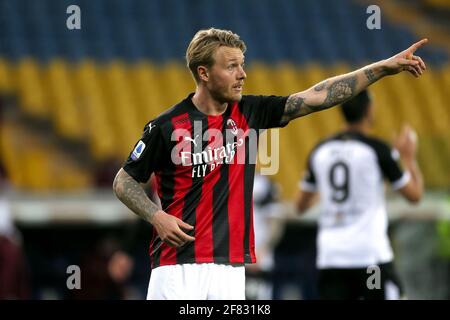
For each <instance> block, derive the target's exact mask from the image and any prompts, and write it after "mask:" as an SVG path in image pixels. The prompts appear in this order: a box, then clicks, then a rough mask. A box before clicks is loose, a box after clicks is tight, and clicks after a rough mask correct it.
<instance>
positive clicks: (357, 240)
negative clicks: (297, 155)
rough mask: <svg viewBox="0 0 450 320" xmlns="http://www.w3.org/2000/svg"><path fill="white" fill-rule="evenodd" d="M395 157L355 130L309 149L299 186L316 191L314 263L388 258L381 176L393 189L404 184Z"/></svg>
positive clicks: (357, 263) (349, 264)
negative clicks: (318, 206)
mask: <svg viewBox="0 0 450 320" xmlns="http://www.w3.org/2000/svg"><path fill="white" fill-rule="evenodd" d="M398 160H399V154H398V152H397V151H396V150H395V149H391V148H390V147H389V146H388V145H386V144H385V143H384V142H382V141H380V140H377V139H374V138H370V137H367V136H364V135H362V134H359V133H356V132H344V133H340V134H338V135H336V136H333V137H332V138H329V139H327V140H325V141H323V142H321V143H320V144H319V145H318V146H316V148H315V149H314V150H313V151H312V152H311V154H310V156H309V160H308V169H307V172H306V175H305V177H304V179H303V181H302V182H301V188H302V189H303V190H306V191H311V192H316V191H317V192H319V193H320V196H321V214H320V218H319V232H318V239H317V250H318V253H317V266H318V268H320V269H324V268H361V267H367V266H369V265H373V264H378V263H386V262H390V261H391V260H392V259H393V254H392V249H391V245H390V243H389V238H388V235H387V228H388V217H387V213H386V205H385V197H384V181H383V180H384V179H383V178H385V177H386V178H387V179H388V180H389V181H390V182H391V184H392V187H393V188H394V189H399V188H402V187H403V186H405V185H406V184H407V183H408V181H409V178H410V176H409V174H408V173H407V172H405V173H403V172H402V170H401V168H400V166H399V164H398Z"/></svg>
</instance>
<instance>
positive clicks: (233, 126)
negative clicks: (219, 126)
mask: <svg viewBox="0 0 450 320" xmlns="http://www.w3.org/2000/svg"><path fill="white" fill-rule="evenodd" d="M226 128H227V130H231V133H232V134H234V135H237V133H238V127H237V125H236V122H234V120H233V119H228V120H227V127H226Z"/></svg>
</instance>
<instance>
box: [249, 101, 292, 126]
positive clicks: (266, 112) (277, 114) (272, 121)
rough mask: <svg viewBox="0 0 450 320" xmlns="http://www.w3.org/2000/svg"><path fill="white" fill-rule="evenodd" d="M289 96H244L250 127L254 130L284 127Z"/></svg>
mask: <svg viewBox="0 0 450 320" xmlns="http://www.w3.org/2000/svg"><path fill="white" fill-rule="evenodd" d="M287 99H288V97H287V96H250V95H249V96H243V97H242V102H243V107H244V113H245V114H247V116H248V119H249V126H250V127H251V128H254V129H269V128H277V127H284V126H285V125H287V122H286V123H281V117H282V116H283V113H284V108H285V105H286V101H287Z"/></svg>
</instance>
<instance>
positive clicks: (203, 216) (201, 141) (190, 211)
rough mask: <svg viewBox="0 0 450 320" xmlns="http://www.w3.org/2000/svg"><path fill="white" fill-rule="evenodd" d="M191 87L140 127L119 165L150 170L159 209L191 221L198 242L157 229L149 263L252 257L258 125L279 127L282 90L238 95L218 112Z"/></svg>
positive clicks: (137, 172)
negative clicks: (168, 237)
mask: <svg viewBox="0 0 450 320" xmlns="http://www.w3.org/2000/svg"><path fill="white" fill-rule="evenodd" d="M192 96H193V94H190V95H189V96H188V97H187V98H186V99H184V100H183V101H182V102H180V103H179V104H177V105H175V106H174V107H172V108H171V109H169V110H168V111H166V112H165V113H163V114H162V115H160V116H158V117H157V118H156V119H154V120H152V121H150V122H149V123H148V124H147V125H146V126H145V129H144V133H143V136H142V138H141V139H140V140H139V141H138V142H137V143H136V145H135V147H134V150H133V151H132V152H131V153H130V156H129V157H128V159H127V161H126V163H125V165H124V170H125V171H126V172H127V173H128V174H129V175H130V176H132V177H133V178H134V179H135V180H136V181H138V182H146V181H147V180H148V179H149V177H150V175H151V174H152V173H154V174H155V176H156V179H157V185H158V195H159V197H160V199H161V204H162V208H163V210H164V211H165V212H167V213H168V214H171V215H174V216H176V217H178V218H179V219H181V220H183V221H184V222H186V223H188V224H190V225H192V226H194V230H192V231H186V230H183V231H185V232H186V233H188V234H189V235H191V236H195V241H193V242H188V243H186V244H185V245H183V246H182V247H179V248H174V247H170V246H168V245H167V244H166V243H164V242H162V241H161V239H160V238H159V237H158V235H157V233H156V231H154V234H153V238H152V240H151V243H150V257H151V262H152V268H156V267H158V266H163V265H172V264H182V263H208V262H213V263H224V264H243V263H253V262H255V261H256V260H255V253H254V233H253V203H252V191H253V179H254V172H255V160H256V147H257V139H258V136H259V133H260V131H259V130H260V129H261V130H262V129H267V128H273V127H280V126H284V125H285V123H283V124H281V117H282V114H283V111H284V106H285V103H286V100H287V97H277V96H243V97H242V99H241V101H239V102H234V103H231V104H229V105H228V107H227V109H226V111H225V112H224V113H223V114H221V115H217V116H208V115H206V114H204V113H202V112H200V111H199V110H198V109H197V108H196V107H195V105H194V104H193V102H192Z"/></svg>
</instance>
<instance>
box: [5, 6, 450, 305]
mask: <svg viewBox="0 0 450 320" xmlns="http://www.w3.org/2000/svg"><path fill="white" fill-rule="evenodd" d="M371 4H376V5H378V6H379V7H380V9H381V11H380V12H381V29H374V30H370V29H368V28H367V25H366V22H367V19H368V17H369V16H370V14H368V13H366V9H367V7H368V6H369V5H371ZM70 5H77V6H78V7H79V8H80V11H81V20H80V21H81V29H74V30H69V29H68V28H67V26H66V21H67V19H68V18H69V16H70V14H68V13H66V10H67V8H68V7H69V6H70ZM211 26H214V27H217V28H224V29H230V30H232V31H234V32H236V33H238V34H239V35H240V36H241V38H242V39H243V40H244V41H245V42H246V44H247V47H248V50H247V52H246V65H247V69H246V71H247V75H248V79H247V80H246V84H245V87H244V90H245V92H244V93H251V94H276V95H288V94H290V93H293V92H296V91H301V90H303V89H306V88H308V87H309V86H311V85H313V84H315V83H317V82H319V81H320V80H323V79H324V78H326V77H329V76H333V75H336V74H340V73H344V72H348V71H350V70H352V69H354V68H357V67H360V66H362V65H364V64H367V63H370V62H373V61H376V60H380V59H383V58H387V57H389V56H391V55H393V54H395V53H396V52H398V51H400V50H402V49H404V48H406V47H408V46H409V45H410V44H411V43H413V42H414V41H416V40H418V39H419V38H422V37H428V38H429V40H430V41H429V45H427V46H426V47H425V48H424V49H421V51H420V53H419V54H420V55H421V56H422V57H423V59H424V60H425V61H426V63H427V66H428V70H427V72H426V74H425V75H424V76H423V77H421V78H420V79H419V80H416V79H413V78H412V77H411V76H410V75H409V74H402V75H399V76H397V77H392V78H386V79H383V80H382V81H380V82H378V83H376V84H375V85H373V86H372V87H371V91H372V93H373V95H374V101H375V104H376V105H377V119H378V121H377V123H376V125H375V134H377V135H378V136H380V137H382V138H385V139H387V140H388V141H389V140H391V138H392V136H393V134H394V132H398V131H399V129H400V128H401V126H402V124H403V123H405V122H407V123H410V124H411V125H412V126H413V127H414V128H415V129H416V130H417V133H418V136H419V157H418V158H419V162H420V166H421V167H422V169H423V173H424V178H425V184H426V187H427V194H426V196H425V199H424V201H423V203H421V204H420V205H419V206H417V207H411V206H409V205H407V204H406V202H404V201H403V200H400V199H398V198H397V197H395V196H393V195H392V196H390V197H389V202H388V205H389V206H388V207H389V214H390V216H391V222H392V223H391V229H390V232H391V236H392V240H393V245H394V251H395V253H396V255H397V267H398V268H399V271H400V278H401V279H402V280H403V281H404V283H405V289H406V293H407V295H408V296H409V297H410V298H424V299H428V298H437V299H448V298H450V200H449V199H450V198H449V191H450V139H449V138H450V104H449V101H450V90H449V89H450V59H449V57H450V1H448V0H414V1H400V0H389V1H375V0H374V1H364V0H338V1H328V0H278V1H272V0H239V1H234V0H220V1H219V0H130V1H126V0H90V1H88V0H73V1H72V0H71V1H69V0H35V1H27V0H0V179H1V182H0V192H1V193H0V298H32V299H90V298H96V299H126V298H138V299H140V298H143V297H144V296H145V291H146V288H147V284H148V277H149V271H150V270H149V261H148V242H149V239H150V233H151V228H150V226H148V225H145V224H143V223H141V222H138V221H137V219H136V218H135V217H134V215H133V214H132V213H131V212H130V211H128V210H127V209H126V208H125V207H124V206H123V205H122V204H121V203H120V202H119V201H117V200H116V199H115V198H114V197H113V194H112V191H111V184H112V180H113V178H114V175H115V173H116V172H117V170H118V169H119V168H120V166H121V164H122V162H123V161H124V160H125V158H126V157H127V155H128V153H129V151H130V150H131V148H132V146H133V145H134V143H135V142H136V141H137V140H138V139H139V137H140V135H141V132H142V129H143V127H144V125H145V123H146V122H147V121H149V120H150V119H152V118H153V117H155V116H157V115H158V114H159V113H161V112H162V111H164V110H165V109H167V108H168V107H170V106H171V105H173V104H174V103H176V102H177V101H179V100H180V99H182V98H184V97H185V96H187V94H188V93H189V92H192V91H193V90H194V89H195V86H194V82H193V80H192V78H191V76H190V74H189V71H188V69H187V68H186V66H185V63H184V60H183V57H184V54H185V50H186V47H187V45H188V43H189V41H190V39H191V38H192V36H193V35H194V34H195V32H196V31H198V30H199V29H202V28H209V27H211ZM342 125H343V122H342V120H341V118H340V115H339V112H338V110H333V109H332V110H327V111H324V112H321V113H319V114H314V115H311V116H308V117H305V118H302V119H299V120H297V121H295V122H293V123H292V124H290V125H289V126H287V127H286V128H284V129H283V130H281V131H280V140H279V149H280V154H279V158H280V168H279V171H278V173H277V174H276V175H274V176H270V177H269V178H270V179H271V181H270V183H272V184H274V185H276V186H278V187H277V189H278V192H277V196H276V197H275V196H274V197H273V198H272V200H271V203H272V204H273V203H276V204H277V205H275V206H271V207H270V208H269V209H267V208H265V209H264V210H261V212H263V213H260V212H259V211H258V210H255V214H261V215H263V220H262V221H263V222H262V224H261V225H265V224H268V225H269V227H267V226H266V227H258V226H257V227H256V230H255V232H256V233H258V232H260V235H262V236H263V237H262V238H263V240H261V241H262V242H261V243H264V246H265V251H267V252H269V255H270V258H269V259H267V260H266V258H262V259H261V260H262V261H268V262H266V264H265V265H264V264H261V265H258V266H256V267H253V269H252V268H250V269H249V277H248V279H249V285H248V297H249V298H255V299H257V298H261V297H262V298H277V299H291V298H292V299H295V298H300V299H310V298H311V299H313V298H315V297H317V292H316V284H315V281H314V279H315V278H314V277H315V268H314V258H315V243H314V240H315V232H316V225H315V217H316V215H315V214H314V212H313V213H312V214H310V215H309V216H307V217H305V218H302V219H298V218H295V217H293V209H292V204H291V202H292V199H293V196H294V195H295V192H296V190H297V182H298V180H299V178H300V177H301V175H302V172H303V170H304V165H305V162H306V161H305V159H306V156H307V154H308V153H309V151H310V150H311V148H312V147H313V146H314V144H315V143H317V142H318V141H319V140H321V139H323V138H324V137H326V136H327V135H329V134H332V133H334V132H335V131H337V130H339V129H340V128H342ZM148 189H149V195H151V189H152V186H151V185H149V186H148ZM255 201H256V200H255ZM261 205H266V203H263V204H261ZM256 206H258V204H255V207H256ZM259 230H261V231H259ZM69 265H78V266H80V268H81V272H82V289H81V290H69V289H68V288H67V286H66V280H67V277H68V276H69V275H68V274H67V267H68V266H69ZM5 270H6V271H5ZM8 270H10V271H11V270H15V272H14V276H13V277H7V276H5V274H6V273H5V272H7V271H8ZM252 275H256V276H255V277H252ZM8 279H9V280H8ZM274 279H276V281H275V282H274V281H273V280H274Z"/></svg>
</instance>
